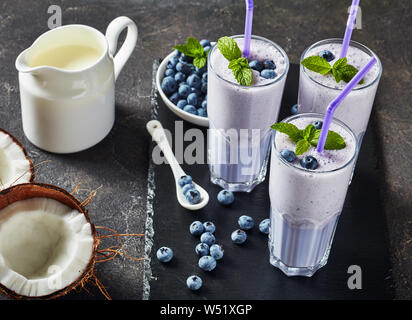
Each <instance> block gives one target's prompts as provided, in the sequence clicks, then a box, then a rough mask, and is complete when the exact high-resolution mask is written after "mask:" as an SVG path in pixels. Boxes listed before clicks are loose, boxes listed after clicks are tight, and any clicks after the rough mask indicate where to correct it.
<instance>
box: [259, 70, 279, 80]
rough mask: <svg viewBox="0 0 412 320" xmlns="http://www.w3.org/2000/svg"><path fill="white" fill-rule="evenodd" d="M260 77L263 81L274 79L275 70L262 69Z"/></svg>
mask: <svg viewBox="0 0 412 320" xmlns="http://www.w3.org/2000/svg"><path fill="white" fill-rule="evenodd" d="M260 76H261V77H263V78H265V79H274V78H276V76H277V73H276V72H275V70H272V69H264V70H262V72H261V73H260Z"/></svg>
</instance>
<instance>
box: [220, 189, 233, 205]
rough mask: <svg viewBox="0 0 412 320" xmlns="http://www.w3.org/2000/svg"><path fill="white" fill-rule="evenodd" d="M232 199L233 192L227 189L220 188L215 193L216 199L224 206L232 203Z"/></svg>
mask: <svg viewBox="0 0 412 320" xmlns="http://www.w3.org/2000/svg"><path fill="white" fill-rule="evenodd" d="M234 200H235V196H234V195H233V192H232V191H229V190H221V191H220V192H219V193H218V195H217V201H218V202H219V203H220V204H223V205H225V206H227V205H229V204H231V203H233V201H234Z"/></svg>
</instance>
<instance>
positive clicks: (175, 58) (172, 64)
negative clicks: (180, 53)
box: [167, 57, 179, 69]
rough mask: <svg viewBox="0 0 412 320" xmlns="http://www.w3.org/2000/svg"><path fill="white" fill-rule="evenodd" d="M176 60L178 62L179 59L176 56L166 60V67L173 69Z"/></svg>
mask: <svg viewBox="0 0 412 320" xmlns="http://www.w3.org/2000/svg"><path fill="white" fill-rule="evenodd" d="M178 62H179V59H178V58H177V57H171V58H170V59H169V61H167V68H168V69H174V68H175V67H176V65H177V63H178Z"/></svg>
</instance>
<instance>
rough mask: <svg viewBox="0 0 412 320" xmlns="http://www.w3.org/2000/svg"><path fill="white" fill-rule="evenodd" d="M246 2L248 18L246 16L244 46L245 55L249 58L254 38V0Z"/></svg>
mask: <svg viewBox="0 0 412 320" xmlns="http://www.w3.org/2000/svg"><path fill="white" fill-rule="evenodd" d="M245 2H246V18H245V44H244V46H243V57H245V58H249V54H250V39H251V38H252V22H253V0H245Z"/></svg>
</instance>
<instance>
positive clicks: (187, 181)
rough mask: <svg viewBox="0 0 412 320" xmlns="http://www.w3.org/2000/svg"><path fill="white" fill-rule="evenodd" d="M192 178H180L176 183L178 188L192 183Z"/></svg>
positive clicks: (187, 176) (186, 176)
mask: <svg viewBox="0 0 412 320" xmlns="http://www.w3.org/2000/svg"><path fill="white" fill-rule="evenodd" d="M192 181H193V180H192V177H191V176H189V175H185V176H181V177H180V178H179V180H178V181H177V183H178V184H179V186H180V187H183V186H184V185H185V184H190V183H192Z"/></svg>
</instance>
